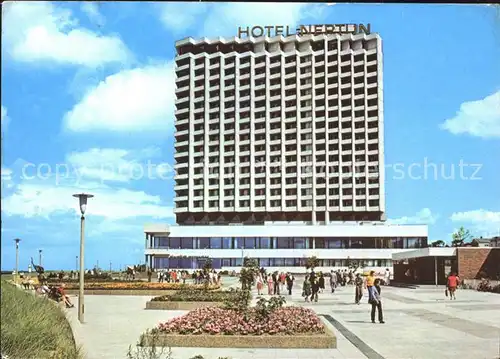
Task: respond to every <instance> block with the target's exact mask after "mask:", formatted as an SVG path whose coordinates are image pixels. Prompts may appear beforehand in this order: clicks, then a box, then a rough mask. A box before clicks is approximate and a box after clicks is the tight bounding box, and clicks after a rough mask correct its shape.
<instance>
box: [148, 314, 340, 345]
mask: <svg viewBox="0 0 500 359" xmlns="http://www.w3.org/2000/svg"><path fill="white" fill-rule="evenodd" d="M141 341H142V342H143V345H145V346H148V345H151V343H153V342H154V343H155V345H158V346H170V347H183V346H184V347H186V346H187V347H212V348H214V347H215V348H222V347H232V348H335V347H336V345H337V343H336V338H335V336H334V335H333V334H332V333H331V332H330V331H329V330H328V329H327V328H326V327H325V325H324V324H323V322H322V320H321V319H320V318H319V317H318V316H317V315H316V314H315V313H314V312H313V311H312V310H310V309H306V308H302V307H281V308H278V309H276V310H274V311H272V312H271V313H270V314H269V316H267V317H265V318H263V317H260V316H259V315H258V312H257V309H256V308H249V309H248V311H246V312H240V311H237V310H232V309H224V308H216V307H209V308H201V309H197V310H194V311H192V312H189V313H188V314H186V315H184V316H182V317H178V318H174V319H172V320H170V321H168V322H166V323H162V324H160V325H159V326H158V327H157V328H155V329H153V330H152V331H150V332H147V333H146V334H144V335H143V337H142V338H141Z"/></svg>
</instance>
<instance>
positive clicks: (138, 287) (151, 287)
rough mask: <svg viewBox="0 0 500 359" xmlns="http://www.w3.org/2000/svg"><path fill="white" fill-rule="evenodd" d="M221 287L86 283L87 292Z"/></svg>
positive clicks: (71, 285) (74, 285)
mask: <svg viewBox="0 0 500 359" xmlns="http://www.w3.org/2000/svg"><path fill="white" fill-rule="evenodd" d="M65 284H66V289H68V290H72V289H78V288H79V284H78V283H65ZM219 288H220V286H216V285H211V286H208V287H206V286H204V285H202V284H182V283H150V282H86V283H85V290H172V291H177V290H182V289H190V290H200V291H204V290H209V291H211V290H216V289H219Z"/></svg>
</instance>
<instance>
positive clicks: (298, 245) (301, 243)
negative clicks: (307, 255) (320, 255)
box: [293, 238, 307, 249]
mask: <svg viewBox="0 0 500 359" xmlns="http://www.w3.org/2000/svg"><path fill="white" fill-rule="evenodd" d="M306 245H307V242H306V239H305V238H295V239H294V243H293V248H295V249H306Z"/></svg>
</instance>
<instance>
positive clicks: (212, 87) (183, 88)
mask: <svg viewBox="0 0 500 359" xmlns="http://www.w3.org/2000/svg"><path fill="white" fill-rule="evenodd" d="M349 74H350V73H349ZM376 74H377V73H376V72H372V73H369V74H367V75H365V76H360V77H357V76H342V77H341V80H342V79H346V78H349V79H351V80H354V81H359V78H364V80H363V81H359V82H354V84H355V85H363V84H365V83H366V84H367V86H370V85H371V86H373V85H375V86H376V85H377V81H376V80H375V81H374V80H372V79H376ZM318 76H319V75H318ZM262 77H263V78H264V76H262ZM290 77H295V76H290ZM306 77H307V76H302V81H298V82H297V81H295V82H291V83H289V84H287V83H286V82H285V84H284V87H285V89H292V88H302V87H303V88H307V87H312V77H311V81H307V78H306ZM214 80H216V79H214ZM225 80H227V79H226V78H224V77H223V78H221V81H220V82H216V83H213V81H212V83H210V82H208V81H206V82H204V83H202V84H199V85H196V84H195V82H194V79H192V80H191V83H189V81H187V80H184V83H183V82H182V81H180V80H179V81H178V82H177V86H178V87H177V89H176V90H175V93H176V94H182V93H184V97H185V96H186V95H185V93H186V92H188V91H189V88H190V87H192V88H194V91H195V92H198V91H204V90H205V89H206V90H207V91H216V90H220V89H223V91H225V90H230V89H234V88H235V87H239V89H240V90H246V89H250V88H251V87H253V88H254V89H255V90H264V89H265V88H266V82H265V81H264V82H263V83H262V84H255V83H254V84H253V86H252V83H250V81H245V79H240V81H245V82H246V83H244V84H241V83H239V82H238V81H235V83H231V84H230V85H229V86H226V85H225V84H224V82H225ZM285 80H286V79H285ZM257 81H259V78H256V79H255V82H257ZM352 83H353V81H349V82H347V83H342V82H341V88H347V87H349V86H350V85H351V84H352ZM190 85H191V86H190ZM205 85H207V86H205ZM237 85H239V86H237ZM325 85H326V87H337V86H338V82H335V83H328V82H325V81H323V82H320V83H316V84H315V88H316V87H320V88H321V87H325ZM281 87H282V84H281V83H277V84H269V90H277V89H280V88H281ZM181 97H182V96H177V98H181Z"/></svg>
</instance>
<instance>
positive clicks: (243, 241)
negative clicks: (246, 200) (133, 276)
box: [144, 223, 428, 273]
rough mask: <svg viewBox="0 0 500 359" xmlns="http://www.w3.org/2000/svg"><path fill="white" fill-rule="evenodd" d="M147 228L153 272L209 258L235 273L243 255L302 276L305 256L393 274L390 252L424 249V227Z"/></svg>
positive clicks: (326, 266)
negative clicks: (354, 262) (387, 271)
mask: <svg viewBox="0 0 500 359" xmlns="http://www.w3.org/2000/svg"><path fill="white" fill-rule="evenodd" d="M159 229H161V228H159V227H158V226H155V225H151V226H149V225H146V226H145V227H144V232H145V236H146V245H145V247H146V249H145V255H146V263H148V265H149V266H150V267H152V268H155V269H164V268H182V269H188V270H192V269H195V268H201V267H202V266H203V263H204V262H205V261H206V258H211V259H212V261H213V263H212V265H213V266H214V268H216V269H221V270H228V271H232V270H236V271H239V270H240V268H241V266H242V261H243V258H244V257H250V258H254V259H256V260H257V261H258V264H259V265H260V266H262V267H265V268H268V269H269V270H279V271H286V272H292V273H303V272H304V270H305V268H304V266H305V261H306V258H308V257H312V256H315V257H317V258H318V259H319V261H320V262H319V268H318V270H322V271H330V270H332V269H334V268H335V269H339V268H342V269H347V267H348V261H349V259H350V260H355V261H362V262H363V265H364V268H365V270H371V269H374V270H376V271H379V272H384V271H385V269H386V268H389V269H390V270H391V271H392V257H393V254H394V253H398V252H404V251H413V250H415V248H421V247H426V246H427V235H428V233H427V226H425V225H389V224H383V223H379V224H373V223H372V224H369V223H365V224H362V225H361V224H359V223H351V224H335V225H333V224H332V225H327V226H321V225H276V224H274V225H264V226H259V225H254V226H215V225H213V226H169V227H168V228H164V230H163V231H158V230H159Z"/></svg>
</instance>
